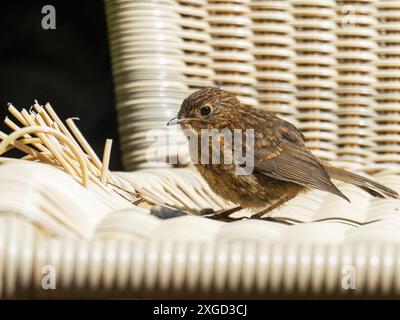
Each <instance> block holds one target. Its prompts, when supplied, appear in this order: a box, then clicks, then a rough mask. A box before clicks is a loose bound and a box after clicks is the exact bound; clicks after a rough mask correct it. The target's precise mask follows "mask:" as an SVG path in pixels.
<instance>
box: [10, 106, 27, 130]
mask: <svg viewBox="0 0 400 320" xmlns="http://www.w3.org/2000/svg"><path fill="white" fill-rule="evenodd" d="M8 112H10V113H11V114H12V115H13V116H14V117H15V118H16V119H17V120H18V121H19V122H21V124H22V125H24V126H27V125H28V123H27V122H26V120H25V119H24V117H23V116H22V115H21V113H20V112H19V111H18V110H17V109H16V108H15V107H14V106H13V105H12V104H11V103H9V104H8Z"/></svg>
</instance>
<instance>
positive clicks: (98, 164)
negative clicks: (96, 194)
mask: <svg viewBox="0 0 400 320" xmlns="http://www.w3.org/2000/svg"><path fill="white" fill-rule="evenodd" d="M65 122H66V123H67V125H68V127H69V128H70V130H71V131H72V134H73V135H74V136H75V138H76V139H77V140H78V142H79V144H80V145H81V146H82V148H83V150H85V152H86V153H87V154H88V155H89V157H90V160H92V161H93V163H94V164H95V165H96V167H97V168H99V169H100V170H101V167H102V164H101V161H100V159H99V158H98V157H97V155H96V153H95V152H94V150H93V149H92V147H91V146H90V145H89V143H88V142H87V141H86V139H85V138H84V136H83V135H82V133H81V131H80V130H79V129H78V127H77V126H76V125H75V123H74V120H73V119H71V118H70V119H67V120H66V121H65Z"/></svg>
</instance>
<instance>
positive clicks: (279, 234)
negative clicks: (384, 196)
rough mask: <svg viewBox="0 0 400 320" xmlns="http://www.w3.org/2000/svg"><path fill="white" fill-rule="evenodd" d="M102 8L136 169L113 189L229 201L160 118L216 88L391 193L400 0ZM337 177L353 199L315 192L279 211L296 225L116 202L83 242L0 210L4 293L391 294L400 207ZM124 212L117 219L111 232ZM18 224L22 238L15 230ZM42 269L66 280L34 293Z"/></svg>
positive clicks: (116, 2) (171, 1) (171, 198)
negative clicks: (154, 151)
mask: <svg viewBox="0 0 400 320" xmlns="http://www.w3.org/2000/svg"><path fill="white" fill-rule="evenodd" d="M105 6H106V13H107V22H108V28H109V41H110V47H111V53H112V67H113V76H114V82H115V92H116V98H117V106H116V107H117V113H118V119H119V128H120V135H121V147H122V152H123V161H124V165H125V168H126V169H127V170H132V169H135V170H136V171H132V172H121V173H115V176H116V177H118V179H119V180H118V181H119V183H120V185H124V186H125V187H127V186H129V187H131V188H133V189H135V190H140V191H141V192H142V194H143V195H145V196H146V197H147V198H148V199H152V200H153V202H155V203H164V204H168V205H171V206H179V207H189V208H192V209H198V210H199V209H202V208H212V209H214V210H218V209H221V208H226V207H229V206H230V205H231V204H229V203H225V202H224V201H222V200H221V199H220V198H218V197H217V196H216V195H215V194H214V193H213V192H212V191H211V190H210V188H209V187H208V185H207V184H206V183H205V182H204V181H203V180H202V178H201V177H200V176H199V175H198V174H197V173H196V171H195V170H194V169H193V168H192V167H191V166H190V160H189V158H188V153H187V149H186V146H185V144H184V143H183V142H182V136H181V135H180V134H179V132H178V133H177V132H172V131H166V129H165V127H164V123H165V122H166V121H167V120H168V119H169V118H170V117H172V116H173V115H174V114H175V113H176V112H177V110H178V109H179V105H180V102H181V100H182V98H183V97H185V96H186V95H188V94H189V93H190V92H192V91H194V90H197V89H199V88H203V87H206V86H210V85H215V86H220V87H222V88H225V89H227V90H230V91H231V92H234V93H235V94H237V95H238V97H239V99H240V100H241V101H242V102H243V103H244V104H248V105H253V106H255V107H258V108H264V109H266V110H269V111H272V112H275V113H277V114H279V115H280V116H282V117H283V118H285V119H287V120H289V121H291V122H293V123H295V124H296V125H297V126H298V127H299V128H300V129H301V130H302V132H303V133H304V135H305V137H306V140H307V145H308V146H309V148H310V149H312V150H313V152H314V153H315V154H316V155H318V156H319V157H321V158H323V159H326V160H329V161H331V162H332V163H335V165H338V166H341V167H345V168H349V169H351V170H357V171H360V172H363V173H365V174H371V175H373V176H374V179H376V180H378V181H381V182H383V183H385V184H386V185H388V186H390V187H392V188H394V189H397V190H398V191H400V184H399V181H400V180H399V175H398V174H399V173H400V166H399V164H400V147H399V142H400V106H399V105H400V104H399V102H400V40H399V39H400V28H399V22H400V3H398V1H395V0H393V1H386V0H385V1H384V0H365V1H356V0H336V1H334V0H231V1H229V0H208V1H207V0H159V1H130V0H106V1H105ZM152 129H154V130H155V129H157V130H159V131H157V132H161V135H162V136H163V137H173V139H174V140H172V141H173V143H172V144H173V145H174V146H175V148H172V150H174V151H173V152H175V154H178V155H179V159H180V161H179V166H181V167H182V166H184V168H176V167H173V166H172V165H169V164H167V163H162V162H159V161H157V160H159V159H157V158H152V159H150V161H148V160H149V158H148V157H147V156H148V155H147V154H146V150H147V148H148V147H149V143H147V142H144V141H145V138H146V133H147V132H148V131H149V130H152ZM160 150H161V149H158V151H160ZM170 150H171V149H168V151H166V152H167V153H168V152H171V151H170ZM164 151H165V150H164ZM164 151H163V150H162V152H161V153H162V154H163V155H165V154H166V152H164ZM168 155H169V156H171V154H170V153H168ZM10 165H13V164H10ZM38 170H39V169H38ZM40 170H42V169H40ZM51 174H53V173H51ZM54 174H55V173H54ZM0 182H1V181H0ZM340 187H341V189H342V191H343V192H344V193H345V194H346V195H347V196H348V197H349V198H350V199H351V200H352V204H347V203H346V202H344V201H343V200H341V199H339V198H338V197H335V196H333V195H329V194H324V193H322V192H319V191H315V192H311V193H310V194H308V195H306V196H301V197H298V198H296V199H294V200H292V201H290V202H289V203H288V204H287V205H286V206H285V207H283V208H282V209H279V210H276V211H274V212H273V213H272V216H273V217H275V218H279V219H281V220H282V221H287V222H290V223H291V225H286V224H280V223H276V222H269V221H259V220H249V219H243V220H240V221H237V222H233V223H225V222H220V221H214V220H210V219H206V218H203V217H197V216H195V215H189V216H184V217H179V218H174V219H168V220H160V219H158V218H156V217H154V216H152V215H150V214H149V208H147V207H141V206H140V205H139V206H138V207H136V209H135V210H132V209H129V208H123V206H122V207H118V208H119V209H118V210H114V212H112V213H108V214H104V216H103V217H102V219H101V222H100V223H99V224H97V225H96V227H95V231H94V236H93V237H92V238H91V239H90V240H83V239H82V238H79V237H76V235H77V234H78V233H76V234H75V235H74V234H73V232H72V235H71V237H70V238H68V237H60V236H54V234H57V232H58V231H59V230H58V229H56V228H55V229H54V230H51V231H52V232H51V233H50V234H51V235H43V234H42V233H40V230H39V229H40V226H39V227H38V226H36V225H34V224H32V223H30V222H27V221H25V220H24V219H15V218H10V217H8V218H4V219H3V220H2V223H1V224H0V227H1V228H2V229H3V230H2V232H1V233H3V232H4V234H8V235H7V236H6V237H5V239H9V240H7V241H3V242H0V274H4V275H5V276H3V277H2V278H0V294H3V295H4V296H5V297H14V296H17V297H50V298H52V297H56V298H60V297H80V296H85V297H110V296H113V297H168V298H169V297H175V298H179V297H184V298H187V297H197V298H199V297H203V298H204V297H208V298H210V297H211V298H221V297H222V298H228V297H229V298H237V297H242V298H243V297H244V298H251V297H253V298H269V297H293V296H296V297H298V296H303V297H378V296H395V295H398V294H399V293H400V280H399V279H400V278H399V274H398V273H399V268H398V265H399V263H400V216H399V213H400V201H399V200H392V199H389V200H381V199H378V200H376V199H371V198H370V197H369V196H368V195H367V194H366V193H363V192H362V191H360V190H358V189H356V188H355V187H353V186H349V185H344V186H341V185H340ZM43 188H44V189H45V188H46V187H45V182H43ZM43 192H44V191H43ZM79 192H83V193H84V192H86V191H84V190H82V191H79ZM83 193H82V194H83ZM88 194H89V193H88ZM76 202H77V203H76V206H77V207H79V206H80V204H79V203H78V201H77V200H76ZM74 204H75V202H74ZM116 207H117V206H116ZM248 214H249V212H246V211H242V212H239V213H237V214H236V215H237V216H238V217H239V216H246V215H248ZM117 222H118V223H119V224H118V225H121V224H123V225H125V227H124V228H121V227H118V228H115V227H114V228H113V226H114V225H115V224H117ZM121 222H123V223H121ZM59 233H61V231H59ZM20 234H25V235H26V237H24V238H23V239H21V240H18V239H20V238H19V236H18V235H20ZM78 235H79V234H78ZM10 239H11V240H10ZM33 240H34V241H33ZM2 246H3V248H4V250H2V249H1V248H2ZM15 252H17V253H18V254H15ZM2 253H3V256H1V254H2ZM43 265H52V266H55V269H56V270H61V271H58V275H59V276H58V279H59V280H58V281H59V282H58V283H59V288H60V289H59V290H54V291H51V290H50V291H46V290H43V288H42V287H41V279H42V273H41V271H42V266H43ZM1 279H3V280H1ZM2 281H3V282H2Z"/></svg>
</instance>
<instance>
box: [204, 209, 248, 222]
mask: <svg viewBox="0 0 400 320" xmlns="http://www.w3.org/2000/svg"><path fill="white" fill-rule="evenodd" d="M241 209H242V207H240V206H238V207H233V208H230V209H224V210H220V211H214V210H213V209H203V210H201V211H200V214H201V215H202V216H203V217H206V218H209V219H213V220H219V221H225V222H232V221H237V220H241V219H243V218H232V217H230V215H231V214H232V213H234V212H236V211H239V210H241Z"/></svg>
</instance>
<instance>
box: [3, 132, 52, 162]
mask: <svg viewBox="0 0 400 320" xmlns="http://www.w3.org/2000/svg"><path fill="white" fill-rule="evenodd" d="M7 137H8V135H7V134H5V133H4V132H1V131H0V139H1V140H5V139H7ZM27 140H28V139H22V140H19V141H14V142H13V143H12V145H13V146H14V147H15V148H17V149H18V150H20V151H22V152H25V153H27V154H28V155H30V156H32V157H34V158H37V159H39V160H41V161H42V162H44V163H49V164H53V161H52V160H51V159H49V158H48V157H46V156H45V155H43V154H41V153H40V152H37V151H36V150H35V149H32V148H29V147H28V146H26V145H25V144H27V143H26V142H27ZM24 142H25V143H24ZM10 149H12V148H10ZM10 149H8V150H6V151H9V150H10Z"/></svg>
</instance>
